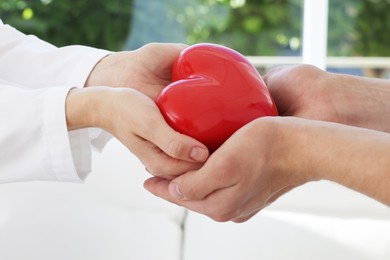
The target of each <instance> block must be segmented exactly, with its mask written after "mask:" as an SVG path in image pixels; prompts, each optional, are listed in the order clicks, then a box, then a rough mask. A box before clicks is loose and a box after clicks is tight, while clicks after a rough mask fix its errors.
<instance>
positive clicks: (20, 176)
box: [0, 20, 109, 183]
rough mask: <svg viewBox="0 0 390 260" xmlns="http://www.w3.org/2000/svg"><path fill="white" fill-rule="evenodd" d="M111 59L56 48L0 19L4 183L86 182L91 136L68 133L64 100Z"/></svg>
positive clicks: (87, 50) (72, 48)
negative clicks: (104, 61) (102, 61)
mask: <svg viewBox="0 0 390 260" xmlns="http://www.w3.org/2000/svg"><path fill="white" fill-rule="evenodd" d="M108 54H109V52H108V51H105V50H99V49H94V48H90V47H85V46H69V47H63V48H57V47H55V46H53V45H51V44H49V43H46V42H44V41H42V40H40V39H38V38H36V37H34V36H31V35H30V36H27V35H25V34H23V33H21V32H19V31H17V30H16V29H14V28H12V27H11V26H9V25H5V24H3V22H2V21H1V20H0V183H1V182H15V181H29V180H51V181H69V182H82V181H83V180H84V179H85V178H86V176H87V174H88V173H89V172H90V170H91V162H90V161H91V150H90V147H91V146H90V131H88V129H85V130H76V131H71V132H68V131H67V127H66V117H65V99H66V96H67V93H68V91H69V90H70V89H71V88H73V87H82V86H83V85H84V83H85V81H86V79H87V77H88V75H89V73H90V72H91V70H92V69H93V67H94V66H95V64H96V63H97V62H98V61H99V60H100V59H102V58H103V57H104V56H106V55H108ZM102 139H104V138H103V137H101V140H100V143H99V139H97V140H96V144H97V146H99V145H100V146H101V145H102V144H103V143H104V141H105V140H102Z"/></svg>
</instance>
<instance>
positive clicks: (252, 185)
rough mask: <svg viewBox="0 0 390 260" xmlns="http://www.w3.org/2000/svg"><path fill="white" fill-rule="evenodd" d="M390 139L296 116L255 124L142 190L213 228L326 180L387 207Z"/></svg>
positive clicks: (387, 135)
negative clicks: (193, 166) (199, 163)
mask: <svg viewBox="0 0 390 260" xmlns="http://www.w3.org/2000/svg"><path fill="white" fill-rule="evenodd" d="M389 156H390V135H389V134H387V133H383V132H380V131H374V130H368V129H364V128H357V127H352V126H347V125H343V124H336V123H329V122H323V121H315V120H307V119H301V118H294V117H268V118H259V119H257V120H255V121H252V122H251V123H249V124H247V125H246V126H244V127H243V128H241V129H240V130H238V131H237V132H236V133H235V134H234V135H233V136H232V137H231V138H230V139H228V140H227V141H226V142H225V143H224V144H223V145H222V146H221V147H220V148H219V149H218V150H217V151H215V152H214V153H213V154H212V155H211V156H210V158H209V159H208V160H207V161H206V163H205V164H204V166H203V167H202V168H200V169H198V170H192V171H189V172H188V173H185V174H183V175H180V176H179V177H177V178H175V179H173V180H165V179H161V178H155V177H154V178H151V179H149V180H147V181H146V182H145V183H144V186H145V188H146V189H147V190H149V191H150V192H152V193H153V194H155V195H156V196H158V197H161V198H163V199H165V200H168V201H170V202H173V203H175V204H177V205H180V206H183V207H186V208H188V209H190V210H193V211H196V212H198V213H201V214H204V215H207V216H209V217H211V218H212V219H214V220H216V221H234V222H243V221H246V220H248V219H250V218H251V217H253V216H254V215H255V214H256V213H257V212H259V211H260V210H261V209H262V208H264V207H266V206H267V205H269V204H271V203H272V202H273V201H275V200H276V199H277V198H279V197H280V196H282V195H283V194H285V193H286V192H288V191H290V190H291V189H293V188H295V187H297V186H300V185H302V184H304V183H307V182H310V181H316V180H323V179H325V180H330V181H334V182H337V183H339V184H341V185H344V186H346V187H349V188H351V189H353V190H356V191H358V192H361V193H364V194H366V195H368V196H371V197H373V198H375V199H377V200H378V201H381V202H383V203H385V204H387V205H390V190H389V189H388V183H389V181H390V175H389V174H388V169H389V167H390V162H389V160H388V157H389Z"/></svg>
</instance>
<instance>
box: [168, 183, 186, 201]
mask: <svg viewBox="0 0 390 260" xmlns="http://www.w3.org/2000/svg"><path fill="white" fill-rule="evenodd" d="M169 193H170V194H171V196H173V197H175V198H176V199H182V198H183V194H182V193H181V191H180V188H179V185H178V184H177V183H176V182H171V183H170V184H169Z"/></svg>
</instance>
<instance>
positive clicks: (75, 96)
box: [65, 87, 110, 130]
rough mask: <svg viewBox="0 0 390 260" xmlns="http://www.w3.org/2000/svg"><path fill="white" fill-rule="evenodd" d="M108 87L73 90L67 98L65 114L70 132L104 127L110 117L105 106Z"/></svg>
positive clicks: (108, 92)
mask: <svg viewBox="0 0 390 260" xmlns="http://www.w3.org/2000/svg"><path fill="white" fill-rule="evenodd" d="M109 94H110V90H109V88H108V87H96V88H81V89H79V88H73V89H71V90H70V91H69V93H68V96H67V98H66V104H65V113H66V122H67V127H68V130H76V129H81V128H86V127H101V128H102V127H103V126H104V125H105V123H104V122H105V121H106V120H107V118H108V116H107V115H105V111H107V110H105V109H104V106H105V105H106V102H107V97H108V96H107V95H109Z"/></svg>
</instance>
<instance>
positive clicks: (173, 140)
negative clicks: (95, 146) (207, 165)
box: [66, 44, 208, 179]
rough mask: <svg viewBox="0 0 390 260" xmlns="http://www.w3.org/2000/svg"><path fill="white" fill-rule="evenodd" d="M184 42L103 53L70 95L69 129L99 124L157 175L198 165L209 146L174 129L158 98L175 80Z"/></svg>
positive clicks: (172, 174)
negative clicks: (173, 72) (173, 71)
mask: <svg viewBox="0 0 390 260" xmlns="http://www.w3.org/2000/svg"><path fill="white" fill-rule="evenodd" d="M183 48H185V46H184V45H177V44H149V45H145V46H144V47H142V48H140V49H138V50H136V51H131V52H119V53H113V54H111V55H108V56H107V57H105V58H103V59H102V60H101V61H100V62H99V63H98V64H97V65H96V66H95V68H94V69H93V70H92V72H91V74H90V75H89V78H88V80H87V82H86V84H85V88H82V89H76V88H75V89H72V90H71V91H70V92H69V94H68V96H67V100H66V119H67V126H68V129H69V130H75V129H81V128H86V127H99V128H102V129H104V130H106V131H108V132H109V133H111V134H112V135H113V136H114V137H116V138H117V139H118V140H119V141H121V142H122V143H123V144H124V145H125V146H126V147H127V148H128V149H129V150H130V151H131V152H132V153H134V154H135V155H136V156H137V157H138V158H139V159H140V160H141V162H142V163H143V164H144V165H145V167H146V169H147V170H148V171H149V172H150V173H152V174H153V175H155V176H162V177H164V178H168V179H169V178H173V176H177V175H180V174H182V173H184V172H186V171H188V170H192V169H197V168H199V167H200V165H201V163H202V162H204V161H205V160H206V159H207V157H208V150H207V148H206V147H205V146H204V145H203V144H202V143H200V142H198V141H196V140H195V139H193V138H191V137H188V136H185V135H182V134H180V133H178V132H176V131H174V130H173V129H172V128H171V127H169V125H168V124H167V123H166V122H165V120H164V118H163V116H162V115H161V113H160V111H159V109H158V108H157V106H156V105H155V103H154V101H153V100H154V99H155V98H156V96H157V95H158V93H159V92H160V91H161V89H163V88H164V87H165V86H166V85H168V84H169V83H170V82H171V67H172V64H173V62H174V60H175V59H176V57H177V56H178V54H179V53H180V51H181V50H183Z"/></svg>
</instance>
